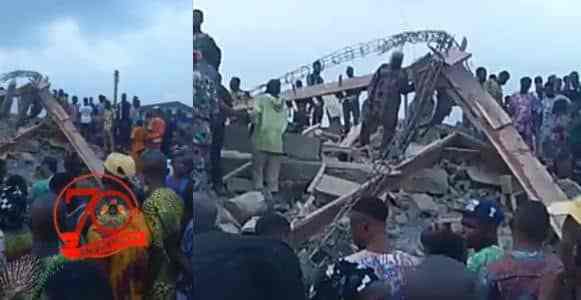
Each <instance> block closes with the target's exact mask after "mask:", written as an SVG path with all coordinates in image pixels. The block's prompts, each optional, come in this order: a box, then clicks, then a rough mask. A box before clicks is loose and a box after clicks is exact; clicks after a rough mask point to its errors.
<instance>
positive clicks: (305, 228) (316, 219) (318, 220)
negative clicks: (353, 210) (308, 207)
mask: <svg viewBox="0 0 581 300" xmlns="http://www.w3.org/2000/svg"><path fill="white" fill-rule="evenodd" d="M380 179H381V176H377V177H374V178H373V179H371V180H369V181H367V182H366V183H364V184H363V185H361V186H360V187H359V188H357V189H354V190H352V191H351V192H349V193H347V194H345V195H343V196H341V197H339V198H338V199H336V200H334V201H332V202H329V203H327V204H326V205H325V206H323V207H321V208H319V209H317V210H316V211H314V212H313V213H311V214H310V215H308V216H307V217H306V218H305V219H302V220H298V221H296V222H293V224H292V225H291V229H292V231H291V240H292V243H293V244H295V245H296V244H298V243H301V242H304V241H307V240H308V239H310V238H311V237H312V236H314V235H316V234H317V233H319V232H321V230H323V229H324V228H325V226H327V225H328V224H329V223H330V222H332V221H333V219H334V218H335V216H336V215H337V213H338V212H339V211H340V210H341V208H342V207H343V206H344V205H345V204H346V203H348V202H349V201H351V200H352V199H353V198H354V197H356V196H357V195H358V193H359V192H361V191H362V190H365V189H366V188H368V187H370V186H371V185H372V184H374V183H376V182H377V181H378V180H380Z"/></svg>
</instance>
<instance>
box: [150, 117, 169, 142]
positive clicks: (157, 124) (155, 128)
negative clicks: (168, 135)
mask: <svg viewBox="0 0 581 300" xmlns="http://www.w3.org/2000/svg"><path fill="white" fill-rule="evenodd" d="M164 134H165V121H164V120H163V119H162V118H157V117H156V118H153V119H152V120H151V122H150V123H149V126H148V128H147V142H148V143H150V144H161V142H162V140H163V135H164Z"/></svg>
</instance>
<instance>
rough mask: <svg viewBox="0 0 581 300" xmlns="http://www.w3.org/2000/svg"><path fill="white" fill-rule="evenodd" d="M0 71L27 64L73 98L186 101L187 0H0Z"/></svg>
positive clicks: (188, 52) (188, 78)
mask: <svg viewBox="0 0 581 300" xmlns="http://www.w3.org/2000/svg"><path fill="white" fill-rule="evenodd" d="M2 10H3V12H4V13H3V14H2V18H3V20H2V26H0V36H1V37H2V38H1V39H0V73H5V72H10V71H13V70H33V71H38V72H40V73H43V74H45V75H47V76H49V78H50V81H51V85H52V88H59V89H60V88H62V89H64V90H65V91H67V93H68V94H69V95H71V96H72V95H77V96H79V97H81V98H82V97H89V96H92V97H94V98H96V96H97V95H99V94H103V95H105V96H107V97H108V98H112V97H113V72H114V70H115V69H117V70H119V73H120V82H119V94H121V93H127V94H128V96H129V97H132V96H133V95H137V96H139V98H140V99H141V100H142V103H143V104H148V103H154V102H158V101H182V102H184V103H186V104H189V105H191V94H192V87H191V86H192V85H191V65H192V55H191V47H192V46H191V39H192V35H191V32H192V29H191V28H192V25H191V24H192V17H191V16H192V13H191V10H192V6H191V3H190V2H189V1H186V0H163V1H162V0H148V1H139V0H122V1H118V0H100V1H71V0H69V1H64V0H43V1H33V0H19V1H7V2H6V3H3V6H2Z"/></svg>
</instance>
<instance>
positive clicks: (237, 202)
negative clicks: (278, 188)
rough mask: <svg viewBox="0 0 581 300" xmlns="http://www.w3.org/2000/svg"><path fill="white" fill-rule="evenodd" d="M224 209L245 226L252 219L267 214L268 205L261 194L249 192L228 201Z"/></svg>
mask: <svg viewBox="0 0 581 300" xmlns="http://www.w3.org/2000/svg"><path fill="white" fill-rule="evenodd" d="M224 208H226V209H227V210H228V211H229V212H230V214H232V216H233V217H234V218H235V219H236V221H238V224H244V223H246V221H248V220H249V219H250V218H252V217H254V216H257V215H260V214H262V213H264V212H266V210H267V205H266V200H265V198H264V195H263V194H262V193H261V192H248V193H245V194H242V195H240V196H238V197H234V198H231V199H228V200H226V201H225V202H224Z"/></svg>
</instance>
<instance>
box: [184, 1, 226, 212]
mask: <svg viewBox="0 0 581 300" xmlns="http://www.w3.org/2000/svg"><path fill="white" fill-rule="evenodd" d="M193 18H194V20H193V22H194V50H193V59H194V65H193V99H192V107H193V109H194V112H193V115H192V118H193V125H192V132H193V134H192V137H193V139H192V153H193V168H192V174H191V179H192V183H193V186H192V192H193V199H198V200H200V201H203V200H208V199H210V167H211V164H210V149H211V145H212V132H211V123H210V122H211V120H212V118H213V116H215V115H217V114H218V113H219V106H218V97H217V87H218V84H220V74H219V73H218V70H217V67H214V65H219V62H218V64H216V63H214V64H212V61H213V59H212V57H213V56H212V54H216V53H217V54H219V53H220V52H219V48H218V47H217V46H216V45H215V43H214V42H213V40H212V42H211V43H210V42H209V36H208V35H207V34H204V35H203V36H202V33H201V29H200V28H201V27H200V26H201V24H202V23H203V13H202V12H201V11H199V10H194V13H193ZM201 40H203V41H206V42H208V43H207V44H204V43H202V42H200V41H201ZM196 41H198V42H196ZM204 45H214V46H215V47H210V49H215V50H216V51H209V50H208V49H207V47H205V46H204ZM208 52H210V54H208ZM208 57H209V58H208ZM214 58H215V56H214ZM194 212H195V209H194ZM194 219H195V218H194Z"/></svg>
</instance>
